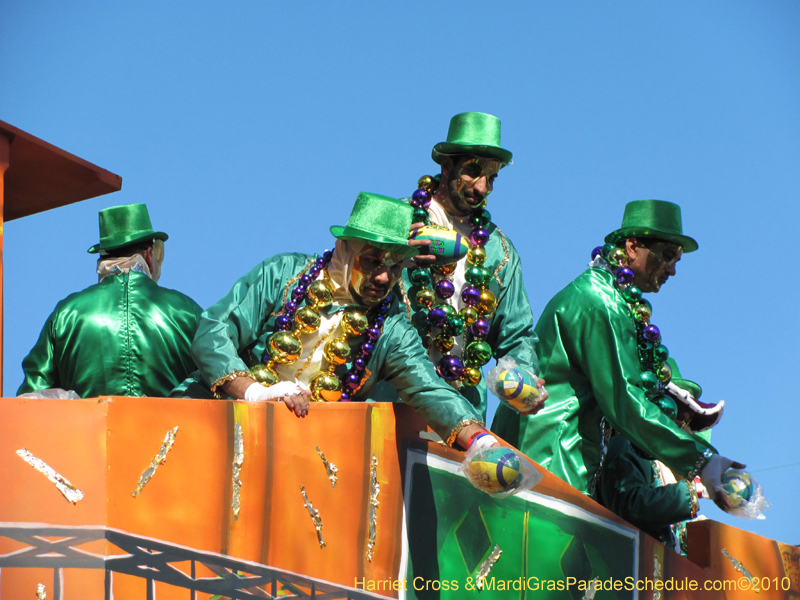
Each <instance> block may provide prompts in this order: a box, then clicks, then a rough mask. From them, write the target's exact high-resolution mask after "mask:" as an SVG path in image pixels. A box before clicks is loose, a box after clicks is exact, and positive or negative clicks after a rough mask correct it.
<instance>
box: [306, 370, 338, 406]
mask: <svg viewBox="0 0 800 600" xmlns="http://www.w3.org/2000/svg"><path fill="white" fill-rule="evenodd" d="M308 387H309V388H311V397H312V398H313V399H314V400H316V401H317V402H336V401H338V400H339V398H341V397H342V382H341V381H339V378H338V377H337V376H336V375H335V374H334V373H328V372H326V371H323V372H322V373H317V375H315V376H314V379H312V380H311V383H310V384H309V386H308Z"/></svg>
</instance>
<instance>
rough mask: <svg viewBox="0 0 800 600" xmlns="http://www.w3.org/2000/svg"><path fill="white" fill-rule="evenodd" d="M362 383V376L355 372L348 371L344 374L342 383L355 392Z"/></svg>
mask: <svg viewBox="0 0 800 600" xmlns="http://www.w3.org/2000/svg"><path fill="white" fill-rule="evenodd" d="M360 384H361V378H360V377H359V376H358V375H356V374H355V373H348V374H347V375H345V376H344V381H343V382H342V385H343V386H344V387H345V388H346V389H347V390H348V391H349V392H350V393H352V392H354V391H356V390H357V389H358V386H359V385H360Z"/></svg>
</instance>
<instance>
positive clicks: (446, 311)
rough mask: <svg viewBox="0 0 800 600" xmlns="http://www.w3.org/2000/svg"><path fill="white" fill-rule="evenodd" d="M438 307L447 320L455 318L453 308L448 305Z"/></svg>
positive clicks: (455, 313) (455, 312)
mask: <svg viewBox="0 0 800 600" xmlns="http://www.w3.org/2000/svg"><path fill="white" fill-rule="evenodd" d="M440 307H441V309H442V310H443V311H444V314H445V315H446V316H447V318H448V319H450V318H451V317H455V316H456V315H457V314H458V312H457V311H456V309H455V308H453V306H451V305H450V304H441V305H440Z"/></svg>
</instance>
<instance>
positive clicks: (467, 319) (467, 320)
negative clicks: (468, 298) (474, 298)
mask: <svg viewBox="0 0 800 600" xmlns="http://www.w3.org/2000/svg"><path fill="white" fill-rule="evenodd" d="M458 314H459V316H460V317H461V320H462V321H464V325H472V324H473V323H474V322H475V321H477V320H478V311H477V310H475V308H474V307H472V306H465V307H464V308H462V309H461V310H460V311H458Z"/></svg>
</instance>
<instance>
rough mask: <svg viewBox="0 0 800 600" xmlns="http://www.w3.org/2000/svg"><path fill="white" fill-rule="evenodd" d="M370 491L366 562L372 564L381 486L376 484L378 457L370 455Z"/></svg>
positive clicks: (376, 535)
mask: <svg viewBox="0 0 800 600" xmlns="http://www.w3.org/2000/svg"><path fill="white" fill-rule="evenodd" d="M370 464H371V470H370V491H369V539H368V540H367V560H368V561H369V562H372V558H373V556H374V553H375V543H376V538H377V537H378V505H379V504H380V502H379V501H378V494H379V493H380V491H381V485H380V483H378V457H377V456H375V455H374V454H373V455H372V461H370Z"/></svg>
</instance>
